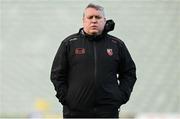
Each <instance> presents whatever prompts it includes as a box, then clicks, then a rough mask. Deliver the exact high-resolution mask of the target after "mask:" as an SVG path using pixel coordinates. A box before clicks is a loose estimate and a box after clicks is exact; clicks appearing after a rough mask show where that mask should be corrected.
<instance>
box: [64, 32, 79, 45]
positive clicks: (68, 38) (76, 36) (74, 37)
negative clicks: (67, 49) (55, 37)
mask: <svg viewBox="0 0 180 119" xmlns="http://www.w3.org/2000/svg"><path fill="white" fill-rule="evenodd" d="M78 38H79V33H74V34H72V35H69V36H68V37H66V38H65V39H64V40H63V41H62V43H68V42H71V41H74V40H77V39H78Z"/></svg>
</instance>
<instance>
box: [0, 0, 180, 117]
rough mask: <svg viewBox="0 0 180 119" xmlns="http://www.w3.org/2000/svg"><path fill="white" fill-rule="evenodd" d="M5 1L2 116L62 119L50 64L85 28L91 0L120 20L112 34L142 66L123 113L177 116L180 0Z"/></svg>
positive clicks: (1, 15)
mask: <svg viewBox="0 0 180 119" xmlns="http://www.w3.org/2000/svg"><path fill="white" fill-rule="evenodd" d="M0 1H1V2H0V20H1V21H0V23H1V24H0V28H1V29H0V36H1V37H0V38H1V39H0V118H10V117H16V118H19V117H24V118H28V117H29V118H38V117H39V118H45V117H46V118H55V117H61V115H62V106H61V105H60V104H59V103H58V100H57V99H56V98H55V96H54V95H55V91H54V87H53V85H52V83H51V82H50V78H49V77H50V69H51V65H52V61H53V59H54V56H55V53H56V51H57V49H58V47H59V45H60V43H61V41H62V40H63V39H64V38H65V37H67V36H68V35H69V34H72V33H75V32H78V30H79V28H80V27H82V23H81V22H82V13H83V10H84V8H85V6H86V5H87V4H88V3H90V2H92V3H96V4H100V5H102V6H104V8H105V13H106V17H107V19H113V20H114V21H115V23H116V26H115V30H114V31H113V32H110V34H112V35H115V36H117V37H119V38H121V39H122V40H123V41H124V42H125V43H126V45H127V47H128V49H129V51H130V52H131V55H132V57H133V59H134V61H135V63H136V65H137V77H138V80H137V83H136V85H135V87H134V91H133V93H132V96H131V99H130V101H129V102H128V103H127V104H126V105H123V106H122V108H121V112H120V116H121V117H124V118H125V117H129V118H131V117H138V116H139V117H141V115H146V114H151V115H150V116H149V119H151V118H150V117H153V116H154V115H156V114H157V115H159V114H160V115H161V114H172V115H173V114H179V113H180V0H99V1H93V0H0ZM153 114H154V115H153ZM145 117H146V116H145ZM147 117H148V116H147ZM160 117H162V116H160Z"/></svg>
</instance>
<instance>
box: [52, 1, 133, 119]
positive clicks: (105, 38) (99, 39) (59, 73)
mask: <svg viewBox="0 0 180 119" xmlns="http://www.w3.org/2000/svg"><path fill="white" fill-rule="evenodd" d="M106 23H107V22H106V18H105V15H104V11H103V7H101V6H99V5H95V4H89V5H88V6H87V7H86V8H85V10H84V14H83V28H81V29H80V30H79V32H78V33H75V34H73V35H70V36H68V37H67V38H66V39H65V40H63V41H62V43H61V45H60V47H59V49H58V51H57V53H56V56H55V59H54V62H53V65H52V69H51V81H52V83H53V84H54V87H55V90H56V92H57V94H56V97H57V98H58V99H59V101H60V102H61V104H62V105H63V117H64V118H68V117H71V118H72V117H78V118H80V117H84V118H85V117H91V118H94V117H96V118H98V117H101V118H105V117H109V118H118V117H119V111H118V109H119V108H120V106H121V105H122V104H125V103H126V102H127V101H128V100H129V97H130V94H131V92H132V89H133V86H134V83H135V81H136V68H135V64H134V62H133V60H132V58H131V56H130V53H129V52H128V50H127V48H126V46H125V44H124V42H123V41H121V40H120V39H118V38H116V37H114V36H111V35H109V34H107V32H108V31H107V29H108V25H107V24H106ZM106 25H107V29H106Z"/></svg>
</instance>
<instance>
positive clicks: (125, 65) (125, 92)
mask: <svg viewBox="0 0 180 119" xmlns="http://www.w3.org/2000/svg"><path fill="white" fill-rule="evenodd" d="M119 55H120V66H119V81H120V83H119V89H120V94H121V97H122V102H120V103H121V105H122V104H125V103H126V102H127V101H128V100H129V98H130V95H131V92H132V90H133V86H134V84H135V82H136V66H135V63H134V61H133V60H132V58H131V55H130V53H129V51H128V49H127V47H126V46H125V44H124V43H122V45H121V46H120V54H119Z"/></svg>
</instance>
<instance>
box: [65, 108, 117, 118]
mask: <svg viewBox="0 0 180 119" xmlns="http://www.w3.org/2000/svg"><path fill="white" fill-rule="evenodd" d="M63 118H64V119H66V118H119V110H118V109H113V110H108V111H104V110H99V109H96V108H94V109H93V110H91V111H74V110H70V109H68V108H67V107H63Z"/></svg>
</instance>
